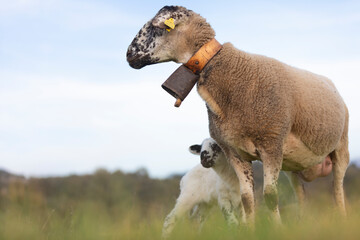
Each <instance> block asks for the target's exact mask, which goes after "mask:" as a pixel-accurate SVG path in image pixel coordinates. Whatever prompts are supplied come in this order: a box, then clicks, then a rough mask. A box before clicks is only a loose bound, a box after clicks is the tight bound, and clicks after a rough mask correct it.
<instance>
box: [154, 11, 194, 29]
mask: <svg viewBox="0 0 360 240" xmlns="http://www.w3.org/2000/svg"><path fill="white" fill-rule="evenodd" d="M190 13H191V11H190V10H187V9H186V8H184V7H178V6H165V7H163V8H162V9H160V11H159V12H158V13H157V14H156V15H155V17H154V18H153V20H152V22H151V23H152V25H153V26H155V27H159V28H166V29H170V30H171V29H174V28H175V26H176V25H178V24H180V23H181V22H184V21H185V20H187V18H188V17H189V16H190Z"/></svg>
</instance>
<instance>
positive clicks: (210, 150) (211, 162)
mask: <svg viewBox="0 0 360 240" xmlns="http://www.w3.org/2000/svg"><path fill="white" fill-rule="evenodd" d="M189 150H190V152H192V153H194V154H198V155H200V160H201V165H202V166H203V167H205V168H210V167H213V166H215V164H216V163H217V161H218V159H219V156H221V155H222V154H223V152H222V150H221V148H220V147H219V145H218V144H217V143H216V142H215V140H214V139H212V138H207V139H205V140H204V141H203V142H202V144H201V145H192V146H190V148H189Z"/></svg>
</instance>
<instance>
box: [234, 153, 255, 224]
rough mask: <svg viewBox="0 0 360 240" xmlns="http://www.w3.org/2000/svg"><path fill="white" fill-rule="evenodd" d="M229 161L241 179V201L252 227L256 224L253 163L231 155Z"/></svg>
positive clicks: (247, 221)
mask: <svg viewBox="0 0 360 240" xmlns="http://www.w3.org/2000/svg"><path fill="white" fill-rule="evenodd" d="M228 159H229V160H230V164H231V165H232V166H233V168H234V170H235V173H236V175H237V177H238V179H239V185H240V194H241V201H242V205H243V207H244V211H245V216H246V223H247V224H248V225H249V226H250V227H254V224H255V197H254V179H253V170H252V167H251V162H248V161H245V160H242V159H240V158H238V157H235V156H233V155H231V154H229V157H228Z"/></svg>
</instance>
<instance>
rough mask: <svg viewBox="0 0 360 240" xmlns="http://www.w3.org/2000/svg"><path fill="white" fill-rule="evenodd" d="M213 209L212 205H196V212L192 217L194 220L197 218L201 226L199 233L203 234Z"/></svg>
mask: <svg viewBox="0 0 360 240" xmlns="http://www.w3.org/2000/svg"><path fill="white" fill-rule="evenodd" d="M210 208H211V205H209V204H207V203H205V202H202V203H199V204H198V205H196V210H195V211H194V212H193V214H192V215H191V217H192V218H196V220H197V222H198V224H199V230H198V231H199V233H200V232H201V230H202V228H203V225H204V222H205V220H206V218H207V216H208V214H209V210H210Z"/></svg>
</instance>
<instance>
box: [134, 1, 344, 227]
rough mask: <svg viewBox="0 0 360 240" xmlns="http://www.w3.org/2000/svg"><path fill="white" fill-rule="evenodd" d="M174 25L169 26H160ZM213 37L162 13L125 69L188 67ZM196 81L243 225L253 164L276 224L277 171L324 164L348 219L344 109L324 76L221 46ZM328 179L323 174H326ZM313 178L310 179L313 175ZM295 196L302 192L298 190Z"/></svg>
mask: <svg viewBox="0 0 360 240" xmlns="http://www.w3.org/2000/svg"><path fill="white" fill-rule="evenodd" d="M170 20H171V21H172V22H173V24H174V25H173V26H171V28H169V24H165V23H166V22H165V21H170ZM214 37H215V31H214V30H213V29H212V27H211V26H210V24H209V23H208V22H207V21H206V20H205V19H204V18H203V17H201V16H200V15H199V14H197V13H195V12H193V11H191V10H188V9H186V8H184V7H179V6H165V7H163V8H162V9H160V11H159V12H158V13H157V14H156V15H155V17H154V18H152V19H151V20H150V21H149V22H147V23H146V24H145V25H144V27H143V28H142V29H141V30H140V32H139V33H138V34H137V35H136V36H135V38H134V40H133V41H132V43H131V44H130V46H129V48H128V51H127V61H128V62H129V64H130V66H131V67H133V68H136V69H140V68H142V67H144V66H147V65H150V64H156V63H160V62H167V61H174V62H177V63H183V64H186V63H187V62H188V61H189V59H190V58H191V57H192V56H193V55H194V54H195V53H196V52H197V51H199V50H201V49H202V48H203V46H204V45H206V44H207V43H208V42H210V41H211V40H212V39H214ZM198 74H199V80H198V81H197V84H196V85H197V91H198V93H199V95H200V96H201V98H202V99H203V100H204V101H205V103H206V107H207V112H208V119H209V132H210V136H211V137H212V138H213V139H215V140H216V142H217V143H218V144H219V146H220V147H221V149H222V150H223V151H224V153H225V155H226V158H227V159H228V161H229V162H230V164H231V165H232V167H233V168H234V170H235V172H236V175H237V177H238V180H239V188H240V193H241V199H242V204H243V206H244V209H245V213H246V220H247V223H248V224H249V226H254V222H255V199H254V190H253V188H254V181H253V176H252V175H253V173H252V168H251V162H252V161H254V160H260V161H262V163H263V176H264V182H263V195H264V199H265V202H266V204H267V206H268V208H269V209H270V210H271V211H270V212H271V217H272V218H273V219H274V221H275V222H277V223H279V224H280V223H281V217H280V212H279V207H278V193H277V181H278V177H279V172H280V170H281V169H282V170H287V171H291V172H293V173H294V174H293V178H294V179H295V180H296V181H294V182H297V180H299V181H298V182H300V178H301V176H300V174H298V173H299V172H303V173H305V174H304V175H303V177H305V178H306V175H307V174H306V173H308V174H309V175H310V177H309V178H308V180H309V181H310V180H312V179H313V178H316V177H317V175H316V172H317V171H313V170H314V169H316V166H319V164H321V163H323V162H324V159H328V160H329V159H330V161H331V167H332V172H333V178H334V184H333V187H334V196H335V202H336V205H337V207H338V210H339V212H340V213H341V215H343V216H346V209H345V201H344V189H343V179H344V176H345V172H346V169H347V166H348V164H349V151H348V120H349V113H348V110H347V107H346V105H345V103H344V101H343V99H342V98H341V96H340V94H339V93H338V91H337V89H336V87H335V85H334V84H333V83H332V82H331V81H330V80H329V79H327V78H326V77H323V76H320V75H317V74H314V73H311V72H308V71H305V70H302V69H298V68H295V67H292V66H289V65H287V64H285V63H282V62H280V61H277V60H275V59H273V58H269V57H265V56H261V55H257V54H251V53H247V52H244V51H242V50H238V49H236V48H235V47H234V46H233V45H232V44H231V43H225V44H223V45H222V48H221V49H220V50H219V51H218V52H217V54H216V55H214V56H213V57H212V59H211V60H210V61H209V62H207V64H206V65H205V67H204V68H203V69H202V71H201V72H200V73H198ZM325 172H326V171H325ZM314 174H315V175H314ZM295 189H297V191H298V192H299V193H300V194H303V193H302V190H301V187H300V185H299V184H297V185H296V186H295Z"/></svg>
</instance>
